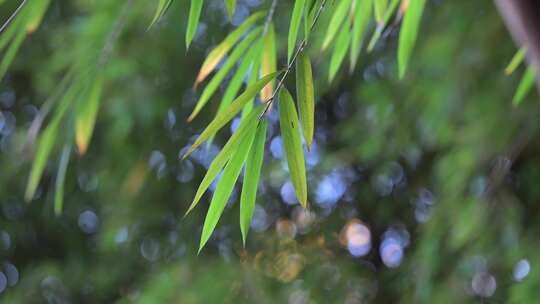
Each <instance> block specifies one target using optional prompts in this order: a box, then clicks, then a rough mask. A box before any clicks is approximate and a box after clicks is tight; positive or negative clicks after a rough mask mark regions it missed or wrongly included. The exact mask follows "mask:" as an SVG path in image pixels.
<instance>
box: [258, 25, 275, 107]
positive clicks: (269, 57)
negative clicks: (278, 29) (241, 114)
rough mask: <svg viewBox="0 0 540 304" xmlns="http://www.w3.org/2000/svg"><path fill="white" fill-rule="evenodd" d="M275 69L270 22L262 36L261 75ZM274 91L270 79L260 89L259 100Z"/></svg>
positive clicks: (264, 99)
mask: <svg viewBox="0 0 540 304" xmlns="http://www.w3.org/2000/svg"><path fill="white" fill-rule="evenodd" d="M275 71H276V33H275V31H274V25H273V24H270V26H269V27H268V33H266V37H264V47H263V53H262V59H261V77H262V76H265V75H268V74H271V73H274V72H275ZM273 91H274V81H273V80H272V81H270V82H269V83H268V84H267V85H266V86H265V87H264V88H263V89H262V91H261V100H262V101H268V99H270V98H271V97H272V93H273Z"/></svg>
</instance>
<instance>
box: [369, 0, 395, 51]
mask: <svg viewBox="0 0 540 304" xmlns="http://www.w3.org/2000/svg"><path fill="white" fill-rule="evenodd" d="M374 1H375V3H377V0H374ZM400 1H401V0H392V2H391V3H390V5H389V6H388V8H387V9H386V11H385V13H384V16H383V19H382V20H381V22H379V23H378V24H377V28H376V29H375V32H374V33H373V36H371V39H370V40H369V44H368V48H367V50H368V52H371V51H372V50H373V48H374V47H375V44H376V43H377V41H379V39H380V38H381V35H382V33H383V31H384V29H385V28H386V26H387V25H388V22H390V18H392V15H394V13H395V12H396V10H397V8H398V7H399V3H400Z"/></svg>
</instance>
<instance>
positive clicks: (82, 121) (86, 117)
mask: <svg viewBox="0 0 540 304" xmlns="http://www.w3.org/2000/svg"><path fill="white" fill-rule="evenodd" d="M102 87H103V78H102V77H98V78H97V79H96V81H95V82H94V84H93V85H92V88H91V89H90V92H89V94H88V97H87V98H85V99H84V100H81V102H80V103H79V104H78V105H77V109H76V112H75V142H76V143H77V148H78V150H79V153H80V154H84V153H86V150H87V148H88V143H89V142H90V139H91V138H92V133H93V132H94V125H95V123H96V117H97V112H98V108H99V104H100V100H101V91H102Z"/></svg>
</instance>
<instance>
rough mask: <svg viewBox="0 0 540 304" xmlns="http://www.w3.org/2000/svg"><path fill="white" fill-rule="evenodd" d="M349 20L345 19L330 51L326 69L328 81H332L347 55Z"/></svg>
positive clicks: (349, 35) (349, 36) (349, 33)
mask: <svg viewBox="0 0 540 304" xmlns="http://www.w3.org/2000/svg"><path fill="white" fill-rule="evenodd" d="M349 24H350V21H349V20H348V19H347V20H345V24H344V26H343V27H344V29H342V30H341V31H340V32H339V35H338V37H337V40H336V43H335V44H334V50H333V51H332V57H331V58H330V66H329V70H328V82H332V80H333V79H334V77H335V76H336V74H337V71H338V70H339V67H340V66H341V63H342V62H343V59H345V55H347V50H348V49H349V44H350V42H351V31H350V29H349Z"/></svg>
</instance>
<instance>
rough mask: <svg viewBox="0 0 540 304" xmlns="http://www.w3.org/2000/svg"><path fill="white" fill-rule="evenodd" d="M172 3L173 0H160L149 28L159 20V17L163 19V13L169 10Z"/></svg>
mask: <svg viewBox="0 0 540 304" xmlns="http://www.w3.org/2000/svg"><path fill="white" fill-rule="evenodd" d="M171 3H172V0H159V2H158V6H157V9H156V13H155V14H154V18H153V19H152V22H150V25H149V26H148V28H151V27H152V26H153V25H154V24H155V23H156V22H158V21H159V19H161V17H163V15H165V12H166V11H167V9H168V8H169V6H170V5H171Z"/></svg>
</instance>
